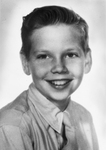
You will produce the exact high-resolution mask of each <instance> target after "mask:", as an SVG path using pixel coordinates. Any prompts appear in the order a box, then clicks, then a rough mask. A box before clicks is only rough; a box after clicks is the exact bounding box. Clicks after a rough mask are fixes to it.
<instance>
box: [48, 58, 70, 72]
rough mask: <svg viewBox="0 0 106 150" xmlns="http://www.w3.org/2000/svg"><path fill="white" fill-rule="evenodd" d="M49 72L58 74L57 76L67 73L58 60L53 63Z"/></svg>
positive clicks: (62, 62) (62, 63) (63, 64)
mask: <svg viewBox="0 0 106 150" xmlns="http://www.w3.org/2000/svg"><path fill="white" fill-rule="evenodd" d="M51 72H52V73H53V74H55V73H58V74H65V73H68V69H67V67H66V65H65V63H64V61H62V60H58V61H55V62H54V63H53V67H52V69H51Z"/></svg>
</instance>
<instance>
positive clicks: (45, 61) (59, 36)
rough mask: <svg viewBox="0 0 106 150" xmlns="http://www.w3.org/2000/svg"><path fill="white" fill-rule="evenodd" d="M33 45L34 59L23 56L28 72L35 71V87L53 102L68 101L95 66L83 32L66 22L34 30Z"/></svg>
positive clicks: (33, 73) (33, 74) (31, 55)
mask: <svg viewBox="0 0 106 150" xmlns="http://www.w3.org/2000/svg"><path fill="white" fill-rule="evenodd" d="M31 44H32V48H31V54H30V60H29V61H27V60H25V59H23V64H24V65H23V66H24V70H25V72H26V74H30V73H31V74H32V78H33V82H34V84H35V87H36V88H37V89H38V90H39V91H40V92H41V93H42V94H43V95H44V96H45V97H46V98H48V99H49V100H50V101H52V102H54V103H55V102H60V101H63V100H67V99H68V97H69V96H70V95H71V94H72V93H73V92H74V91H75V90H76V89H77V88H78V86H79V85H80V83H81V80H82V77H83V74H84V72H85V73H87V72H89V70H90V66H91V56H90V52H88V53H87V54H86V56H85V55H84V52H83V50H82V47H81V45H80V33H79V32H78V30H76V29H75V28H74V27H73V26H71V27H70V26H68V25H64V24H61V25H52V26H46V27H43V28H41V29H37V30H35V31H34V32H33V34H32V36H31Z"/></svg>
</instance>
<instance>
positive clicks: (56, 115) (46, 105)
mask: <svg viewBox="0 0 106 150" xmlns="http://www.w3.org/2000/svg"><path fill="white" fill-rule="evenodd" d="M28 97H29V99H30V100H31V101H32V103H33V104H34V106H35V108H36V109H37V111H38V112H39V113H40V114H41V115H42V117H43V118H44V119H45V120H46V122H47V123H48V124H49V125H50V126H51V127H52V128H53V129H54V130H56V131H57V132H58V133H61V127H62V121H63V112H61V110H60V109H59V108H58V107H56V106H55V105H54V104H53V103H52V102H51V101H49V100H48V99H47V98H46V97H44V96H43V95H42V94H41V93H40V92H39V91H38V90H37V89H36V88H35V86H34V84H33V83H32V84H31V85H30V86H29V94H28ZM45 110H46V111H45Z"/></svg>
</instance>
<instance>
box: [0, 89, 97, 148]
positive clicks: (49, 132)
mask: <svg viewBox="0 0 106 150" xmlns="http://www.w3.org/2000/svg"><path fill="white" fill-rule="evenodd" d="M27 94H28V92H27V91H25V92H23V93H22V94H21V95H20V96H19V97H18V98H17V99H16V100H15V101H13V102H12V103H10V104H9V105H7V106H6V107H4V108H3V109H1V111H0V127H1V128H3V129H6V128H9V127H10V126H11V127H13V128H15V127H18V128H19V130H20V131H21V133H22V134H21V135H22V139H23V138H25V136H26V139H28V140H26V141H27V142H29V140H30V142H31V143H32V146H33V148H34V149H36V150H58V141H57V133H56V131H55V130H54V129H52V127H51V126H50V125H49V124H48V123H47V122H46V121H45V119H44V118H43V117H42V116H41V115H40V114H39V112H38V111H37V110H36V109H35V107H34V105H33V104H32V103H31V101H29V100H28V97H27ZM68 110H69V112H70V115H71V118H72V120H71V122H72V124H73V126H74V128H75V130H76V133H77V135H76V136H77V137H78V138H81V137H82V139H83V138H84V137H85V138H86V140H85V145H87V147H86V150H93V142H92V140H91V139H92V133H91V126H90V124H91V116H90V114H89V112H88V111H87V110H86V109H85V108H83V107H82V106H80V105H79V104H77V103H75V102H73V101H71V105H70V106H69V107H68ZM11 129H12V128H11ZM7 131H8V135H10V136H11V131H9V130H7ZM16 135H17V133H16ZM14 137H15V135H14ZM10 138H11V137H10ZM78 140H79V146H80V144H82V143H81V140H80V139H78ZM83 142H84V141H83ZM29 145H30V143H29ZM30 149H31V148H30ZM81 150H82V149H81ZM84 150H85V149H84ZM95 150H96V149H95Z"/></svg>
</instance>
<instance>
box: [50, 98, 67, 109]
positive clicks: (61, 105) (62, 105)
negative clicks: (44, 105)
mask: <svg viewBox="0 0 106 150" xmlns="http://www.w3.org/2000/svg"><path fill="white" fill-rule="evenodd" d="M69 101H70V98H67V99H65V100H63V101H53V103H54V105H56V106H57V107H58V108H59V109H60V110H61V111H64V110H65V109H66V108H67V106H68V104H69Z"/></svg>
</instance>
